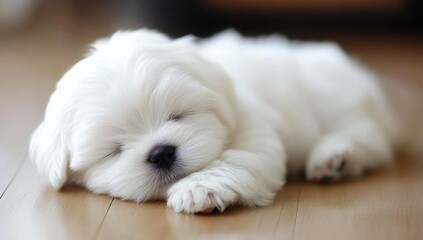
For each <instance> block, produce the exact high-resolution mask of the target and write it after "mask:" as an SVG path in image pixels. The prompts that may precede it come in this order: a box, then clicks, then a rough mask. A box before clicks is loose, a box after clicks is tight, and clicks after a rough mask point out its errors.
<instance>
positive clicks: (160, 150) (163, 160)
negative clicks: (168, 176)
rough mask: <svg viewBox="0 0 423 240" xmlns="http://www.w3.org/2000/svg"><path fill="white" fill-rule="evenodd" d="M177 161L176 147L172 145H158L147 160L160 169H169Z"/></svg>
mask: <svg viewBox="0 0 423 240" xmlns="http://www.w3.org/2000/svg"><path fill="white" fill-rule="evenodd" d="M175 159H176V147H175V146H172V145H158V146H156V147H154V148H153V149H152V150H151V151H150V153H149V155H148V158H147V160H148V161H149V162H150V163H152V164H153V165H154V166H155V167H158V168H167V169H169V168H170V166H172V164H173V162H174V161H175Z"/></svg>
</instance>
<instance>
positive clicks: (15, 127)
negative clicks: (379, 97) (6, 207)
mask: <svg viewBox="0 0 423 240" xmlns="http://www.w3.org/2000/svg"><path fill="white" fill-rule="evenodd" d="M422 20H423V1H421V0H295V1H293V0H197V1H195V0H178V1H176V0H173V1H172V0H0V152H1V153H2V156H3V160H2V161H0V168H3V169H6V170H7V169H9V170H10V171H9V170H7V171H6V170H4V171H3V173H4V174H3V176H2V177H3V178H6V179H10V177H11V176H12V175H13V174H14V172H15V170H16V169H18V166H19V164H16V162H18V163H19V162H21V161H22V159H24V156H23V155H24V153H25V152H26V144H27V141H28V137H29V135H30V133H31V131H32V130H33V129H34V128H35V126H36V125H37V124H38V123H39V122H40V121H41V118H42V116H43V113H44V109H45V106H46V103H47V101H48V97H49V95H50V94H51V92H52V91H53V89H54V86H55V83H56V81H57V80H58V79H60V77H61V75H62V74H63V73H64V72H65V71H66V70H67V69H68V68H69V67H70V66H72V65H73V64H74V63H75V62H76V61H78V60H79V59H81V58H82V57H83V54H84V52H85V51H86V50H87V45H88V44H89V43H90V42H92V41H94V40H95V39H97V38H100V37H104V36H108V35H110V34H111V33H113V32H114V31H116V30H118V29H136V28H140V27H148V28H153V29H158V30H160V31H163V32H165V33H166V34H168V35H170V36H172V37H178V36H182V35H185V34H194V35H197V36H201V37H207V36H210V35H211V34H213V33H216V32H217V31H220V30H223V29H226V28H234V29H237V30H238V31H240V32H242V33H243V34H245V35H249V36H254V35H260V34H270V33H280V34H283V35H286V36H287V37H289V38H291V39H300V40H324V41H327V40H329V41H336V42H338V43H339V44H340V45H341V46H342V47H343V48H344V49H345V50H346V51H347V52H348V53H349V54H351V55H352V56H353V57H354V58H356V59H358V60H359V61H361V62H363V63H364V64H366V65H367V66H368V67H369V68H371V69H372V70H373V71H374V72H376V73H377V74H378V75H379V76H381V79H383V82H384V85H385V86H387V87H386V89H387V92H388V94H389V96H390V99H391V100H392V104H393V105H394V107H395V109H396V111H397V112H398V116H399V118H400V119H401V122H402V125H403V126H404V129H405V132H406V134H404V139H403V141H404V142H405V145H406V146H407V147H408V148H410V149H412V150H413V151H412V152H413V153H418V154H420V155H419V156H423V154H421V153H422V152H423V150H422V149H423V127H422V123H423V107H422V105H423V100H422V96H423V94H422V88H423V44H422V43H423V41H422V40H423V36H422V35H423V31H422V30H423V28H422V26H423V25H422V22H423V21H422ZM17 159H21V160H17ZM0 173H1V172H0ZM0 175H1V174H0ZM2 177H1V176H0V185H1V184H2V181H1V178H2ZM3 182H4V183H3V185H4V184H6V183H8V181H3ZM0 188H1V186H0Z"/></svg>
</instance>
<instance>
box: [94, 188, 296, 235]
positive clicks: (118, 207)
mask: <svg viewBox="0 0 423 240" xmlns="http://www.w3.org/2000/svg"><path fill="white" fill-rule="evenodd" d="M299 186H300V183H297V184H289V185H288V186H286V187H285V188H284V189H283V190H282V191H281V192H280V193H279V195H278V197H277V199H276V202H277V203H276V204H273V205H271V206H269V207H264V208H256V209H248V208H233V209H229V210H227V211H225V212H224V213H222V214H219V213H216V214H212V215H201V214H199V215H187V214H175V212H174V211H173V210H172V209H170V208H167V207H166V205H165V204H164V203H161V202H158V203H146V204H139V205H136V204H134V203H131V202H125V201H121V200H117V199H115V200H114V201H113V204H112V206H111V207H110V210H109V212H108V214H107V217H106V220H105V222H104V224H103V226H102V227H101V230H100V233H99V235H98V239H119V238H123V239H138V238H140V236H142V237H143V238H145V239H228V238H230V239H258V238H261V239H273V238H275V239H291V237H292V234H293V231H294V223H295V218H296V211H297V204H298V196H299V194H298V193H299Z"/></svg>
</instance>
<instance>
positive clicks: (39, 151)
mask: <svg viewBox="0 0 423 240" xmlns="http://www.w3.org/2000/svg"><path fill="white" fill-rule="evenodd" d="M61 131H62V130H61V129H60V127H59V126H58V124H54V123H53V124H52V123H48V122H46V121H44V122H42V123H41V124H40V126H38V128H37V129H35V131H34V133H33V135H32V138H31V142H30V147H29V148H30V150H29V151H30V159H31V161H32V162H33V164H34V165H35V166H36V167H37V170H38V172H40V173H41V174H43V175H45V176H47V178H48V180H49V181H50V184H51V185H52V186H53V187H54V188H55V189H60V188H61V187H62V186H63V185H64V184H65V182H66V179H67V169H68V159H69V153H68V149H67V147H66V140H65V139H64V137H63V136H62V133H61Z"/></svg>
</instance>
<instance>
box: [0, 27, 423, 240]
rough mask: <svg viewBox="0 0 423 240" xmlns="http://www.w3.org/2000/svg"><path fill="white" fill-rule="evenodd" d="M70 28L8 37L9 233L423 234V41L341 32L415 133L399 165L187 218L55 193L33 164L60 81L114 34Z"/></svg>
mask: <svg viewBox="0 0 423 240" xmlns="http://www.w3.org/2000/svg"><path fill="white" fill-rule="evenodd" d="M66 24H67V23H66V22H59V23H57V22H54V21H53V25H49V26H50V27H49V28H43V27H35V28H34V29H30V30H27V31H25V32H24V33H19V34H15V35H8V36H2V37H1V38H0V196H1V199H0V239H73V240H74V239H372V240H374V239H383V240H386V239H423V229H422V227H423V159H422V156H423V154H422V149H423V144H422V143H423V127H422V122H423V107H422V105H423V100H422V96H423V94H422V91H421V89H422V88H423V41H422V40H421V39H419V38H417V37H415V36H413V35H407V36H405V35H404V36H402V35H394V34H392V35H389V34H388V35H386V34H385V35H382V36H380V35H379V36H371V35H368V36H339V37H334V38H332V39H335V40H338V41H339V42H340V43H341V44H342V46H343V47H344V48H345V49H347V51H348V52H350V53H351V54H352V55H354V56H356V57H357V58H359V59H361V61H362V62H364V63H366V64H367V65H369V66H370V67H371V68H372V69H374V70H375V71H376V72H377V73H378V74H380V75H381V76H382V77H383V78H384V79H385V80H384V81H385V85H386V86H387V90H388V92H389V95H390V96H391V99H392V101H393V104H394V106H395V108H396V109H397V112H398V113H399V115H400V117H401V121H402V123H403V125H404V129H405V130H404V132H405V136H406V137H405V138H404V139H403V147H402V148H401V150H400V151H399V152H398V154H397V161H396V164H395V165H394V166H393V167H392V168H389V169H385V170H382V171H378V172H375V173H372V174H369V175H367V176H365V177H364V178H361V179H358V180H355V181H351V182H344V183H339V184H333V185H318V184H312V183H307V182H294V183H289V184H287V185H286V186H285V187H284V189H283V190H282V191H280V193H279V194H278V197H277V199H276V201H275V203H274V204H273V205H271V206H269V207H263V208H257V209H246V208H232V209H228V210H227V211H225V212H224V213H222V214H213V215H185V214H176V213H174V212H173V210H172V209H169V208H167V207H166V206H165V204H164V203H162V202H153V203H146V204H139V205H137V204H134V203H131V202H124V201H121V200H118V199H112V198H110V197H106V196H98V195H94V194H91V193H89V192H87V191H85V190H83V189H81V188H66V189H64V190H63V191H61V192H55V191H54V190H53V189H52V188H51V187H49V186H48V184H47V183H46V182H45V181H44V180H43V179H42V178H41V177H39V176H38V175H37V173H36V172H35V170H34V168H33V166H32V165H31V164H29V162H28V161H27V160H26V159H27V157H26V153H27V142H28V137H29V135H30V133H31V131H32V130H33V128H34V127H35V126H36V125H37V124H38V123H39V122H40V121H41V118H42V115H43V112H44V108H45V105H46V103H47V100H48V97H49V94H50V93H51V92H52V90H53V88H54V84H55V82H56V81H57V80H58V79H59V78H60V76H61V74H62V73H63V72H64V71H65V70H66V69H67V68H69V67H70V66H71V65H72V64H73V63H75V62H76V61H77V60H78V59H79V58H80V57H81V56H82V53H83V52H84V51H85V49H86V47H85V46H86V44H87V43H88V42H89V41H91V40H93V39H94V38H96V37H98V36H102V35H103V34H105V33H108V32H109V29H98V28H95V27H92V28H91V30H92V31H87V28H82V29H80V28H72V27H70V28H67V30H66V31H63V30H62V28H61V27H62V26H63V25H66ZM88 29H90V28H88ZM94 29H96V30H94Z"/></svg>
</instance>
